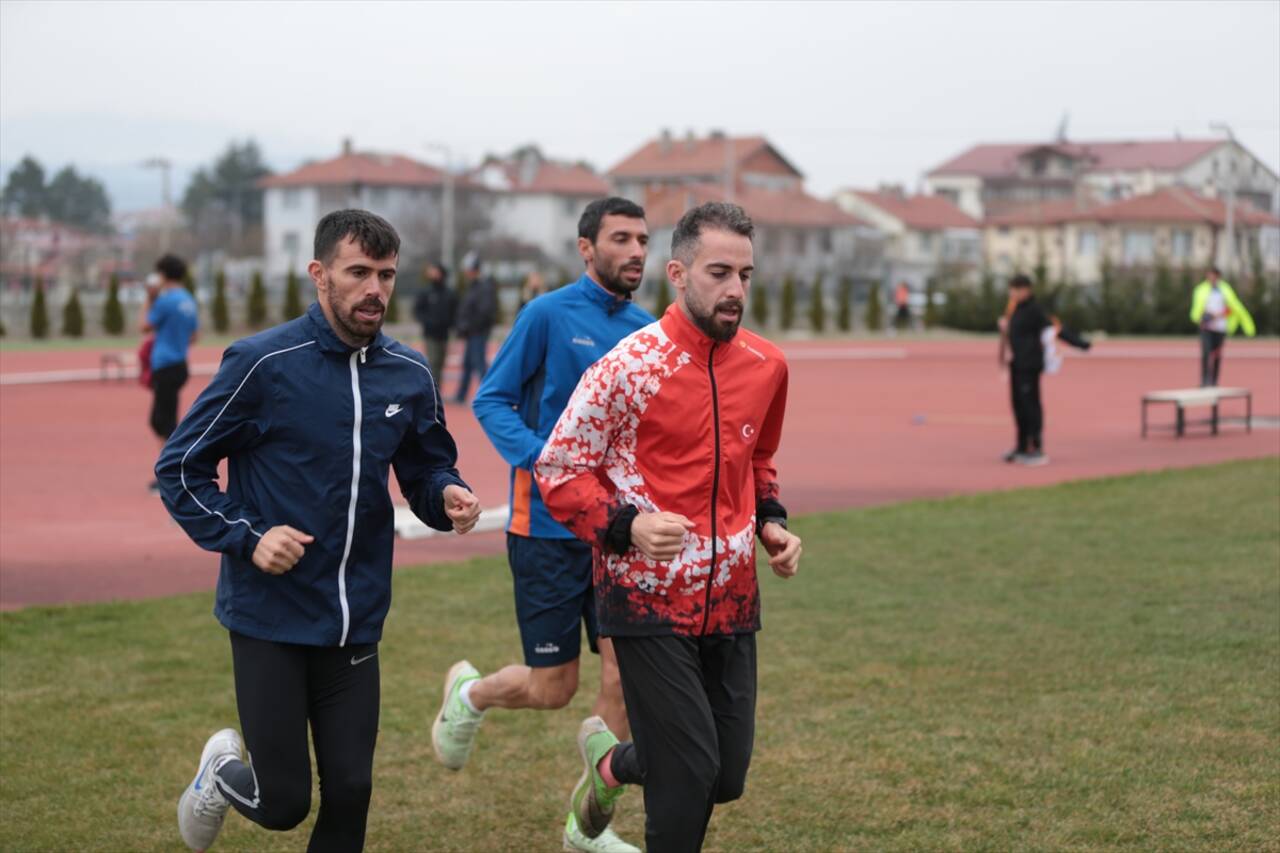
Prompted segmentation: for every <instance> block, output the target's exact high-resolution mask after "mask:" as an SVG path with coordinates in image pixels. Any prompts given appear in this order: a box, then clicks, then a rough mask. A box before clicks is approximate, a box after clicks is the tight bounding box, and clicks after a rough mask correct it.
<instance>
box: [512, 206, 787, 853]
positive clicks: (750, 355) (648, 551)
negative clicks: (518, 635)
mask: <svg viewBox="0 0 1280 853" xmlns="http://www.w3.org/2000/svg"><path fill="white" fill-rule="evenodd" d="M753 233H754V226H753V225H752V223H751V219H750V218H749V217H748V216H747V214H746V212H745V211H743V210H742V208H740V207H737V206H736V205H732V204H723V203H712V204H705V205H702V206H701V207H697V208H694V209H693V210H690V211H689V212H688V213H686V214H685V215H684V216H683V217H682V218H681V220H680V222H679V224H677V226H676V229H675V232H674V234H673V235H672V241H671V255H672V260H671V261H670V262H669V263H668V265H667V275H668V277H669V278H670V280H671V283H672V284H673V285H674V286H675V288H676V291H677V293H678V297H677V300H676V302H675V304H673V305H672V306H671V307H670V309H668V311H667V312H666V314H665V315H663V317H662V318H661V319H660V320H659V321H658V322H656V323H653V324H650V325H649V326H646V327H644V328H643V329H640V330H639V331H637V332H634V333H632V334H631V335H629V336H627V337H626V338H624V339H623V340H622V341H621V342H620V343H619V344H618V345H617V346H616V347H614V348H613V350H611V351H610V352H609V353H608V354H607V355H605V356H604V357H603V358H601V359H600V360H599V361H598V362H596V363H595V364H594V365H592V367H591V368H589V369H588V370H587V372H586V373H585V374H583V377H582V380H581V381H580V382H579V384H578V387H577V390H575V391H574V393H573V396H572V397H571V398H570V401H569V404H568V407H567V408H566V409H565V411H564V413H563V414H562V415H561V417H560V420H559V422H558V423H557V424H556V427H555V429H554V430H553V431H552V433H551V436H550V438H549V439H548V440H547V443H546V445H545V447H544V449H543V451H542V455H541V456H540V457H539V459H538V462H537V464H536V466H535V474H536V476H537V480H538V488H539V490H540V492H541V494H542V496H543V501H544V502H545V504H546V506H547V508H548V510H549V511H550V512H551V515H552V516H553V517H555V518H556V519H557V520H558V521H560V522H562V523H563V524H565V525H566V526H567V527H568V528H569V529H570V530H571V531H573V533H574V534H575V535H577V536H578V537H579V538H581V539H583V540H585V541H587V542H590V543H591V544H592V545H593V546H594V550H595V568H594V575H595V577H594V582H595V590H596V604H597V608H598V615H599V622H600V633H601V635H603V636H609V637H612V638H613V642H614V648H615V650H616V652H617V657H618V667H619V671H620V675H621V678H622V689H623V694H624V696H625V698H626V704H627V716H628V719H629V720H630V723H631V729H632V733H633V736H634V743H623V744H619V743H618V742H617V739H616V738H614V737H613V735H612V734H611V733H610V732H609V731H608V729H607V728H606V727H605V726H604V724H603V722H602V721H601V720H600V718H598V717H592V718H589V719H588V720H586V721H585V722H584V723H583V725H582V729H581V730H580V732H579V735H578V742H579V749H580V751H581V752H582V756H583V760H584V762H585V763H586V765H587V767H586V773H584V775H583V779H582V781H581V782H579V784H578V787H577V788H576V789H575V790H574V793H573V805H574V809H575V812H576V814H577V817H578V822H579V826H580V827H581V828H582V830H583V831H584V832H585V833H586V834H587V835H589V836H594V835H596V834H598V833H599V832H601V831H602V830H603V829H604V828H605V826H607V825H608V822H609V819H610V817H611V816H612V804H613V800H614V799H615V798H616V796H617V794H618V792H619V791H620V787H619V786H620V785H621V784H643V785H644V789H645V813H646V841H647V848H648V849H650V850H663V851H668V850H697V849H699V848H700V847H701V844H702V839H703V836H704V835H705V833H706V828H707V824H708V822H709V821H710V818H711V811H712V808H713V807H714V805H715V804H716V803H719V802H728V801H729V800H733V799H736V798H737V797H739V796H741V794H742V790H743V786H744V784H745V781H746V773H747V765H748V764H749V762H750V757H751V749H752V742H753V739H754V729H755V695H756V660H755V632H756V631H758V630H759V629H760V593H759V586H758V584H757V580H756V567H755V538H756V536H757V535H759V537H760V540H761V542H762V543H763V544H764V546H765V548H766V550H767V551H768V552H769V554H770V560H769V562H770V566H771V568H772V569H773V571H774V572H775V573H776V574H778V575H779V576H781V577H784V578H787V577H791V576H792V575H794V574H795V573H796V570H797V568H798V567H799V559H800V551H801V546H800V539H799V538H798V537H797V536H796V535H795V534H793V533H791V532H789V531H788V530H787V527H786V524H787V521H786V518H787V514H786V510H785V509H784V508H783V506H782V504H781V503H780V502H779V500H778V495H779V490H778V483H777V472H776V469H775V468H774V464H773V454H774V452H775V451H776V450H777V448H778V443H779V440H780V438H781V434H782V419H783V413H784V410H785V408H786V394H787V365H786V361H785V360H784V359H783V356H782V353H781V352H780V351H779V350H778V348H777V347H775V346H773V345H772V344H770V343H768V342H767V341H765V340H764V339H762V338H760V337H758V336H756V335H754V334H752V333H751V332H748V331H745V330H739V328H738V326H739V323H740V322H741V320H742V313H743V310H744V308H745V303H746V296H747V291H748V289H749V285H750V276H751V272H752V270H753V269H754V262H753V252H752V245H751V238H752V236H753ZM642 767H643V768H644V770H643V771H642V770H641V768H642Z"/></svg>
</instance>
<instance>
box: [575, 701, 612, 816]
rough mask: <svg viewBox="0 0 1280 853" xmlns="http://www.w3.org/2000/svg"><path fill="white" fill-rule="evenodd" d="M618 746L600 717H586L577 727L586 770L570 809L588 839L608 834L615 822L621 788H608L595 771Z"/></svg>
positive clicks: (580, 752) (579, 751)
mask: <svg viewBox="0 0 1280 853" xmlns="http://www.w3.org/2000/svg"><path fill="white" fill-rule="evenodd" d="M617 745H618V739H617V738H616V737H614V736H613V732H611V731H609V727H608V726H606V725H605V724H604V720H602V719H600V718H599V717H587V718H586V719H585V720H583V721H582V725H581V726H580V727H579V728H578V754H579V755H581V756H582V763H583V765H584V768H583V771H582V778H581V779H579V780H578V784H577V785H575V786H574V787H573V793H572V794H571V795H570V796H569V809H570V811H572V812H573V814H574V817H576V818H577V819H578V828H579V829H581V830H582V834H583V835H585V836H586V837H587V838H595V837H596V836H598V835H599V834H600V833H602V832H604V831H605V828H606V827H608V826H609V821H611V820H613V804H614V802H615V801H616V800H617V799H618V797H620V796H622V786H621V785H619V786H618V787H617V788H610V787H608V786H606V785H605V784H604V779H602V778H600V771H598V770H596V765H597V764H599V763H600V759H601V758H604V756H605V754H606V753H608V752H609V750H611V749H613V748H614V747H615V746H617Z"/></svg>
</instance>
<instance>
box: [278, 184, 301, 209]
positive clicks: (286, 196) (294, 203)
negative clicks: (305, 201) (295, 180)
mask: <svg viewBox="0 0 1280 853" xmlns="http://www.w3.org/2000/svg"><path fill="white" fill-rule="evenodd" d="M301 202H302V190H300V189H298V188H297V187H285V188H284V193H283V195H281V197H280V204H281V206H282V207H283V208H284V209H285V210H296V209H297V207H298V205H299V204H301Z"/></svg>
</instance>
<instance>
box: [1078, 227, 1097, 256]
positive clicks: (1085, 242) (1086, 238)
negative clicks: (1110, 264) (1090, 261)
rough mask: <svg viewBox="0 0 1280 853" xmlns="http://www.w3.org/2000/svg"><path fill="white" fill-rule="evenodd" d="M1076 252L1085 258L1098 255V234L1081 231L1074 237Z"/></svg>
mask: <svg viewBox="0 0 1280 853" xmlns="http://www.w3.org/2000/svg"><path fill="white" fill-rule="evenodd" d="M1076 251H1077V253H1079V254H1081V255H1085V256H1092V255H1096V254H1098V232H1097V231H1081V232H1080V233H1079V235H1077V237H1076Z"/></svg>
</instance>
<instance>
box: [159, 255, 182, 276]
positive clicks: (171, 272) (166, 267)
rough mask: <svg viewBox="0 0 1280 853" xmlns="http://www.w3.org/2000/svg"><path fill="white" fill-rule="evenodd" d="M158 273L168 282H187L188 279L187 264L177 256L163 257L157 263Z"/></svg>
mask: <svg viewBox="0 0 1280 853" xmlns="http://www.w3.org/2000/svg"><path fill="white" fill-rule="evenodd" d="M156 272H158V273H160V275H162V276H164V277H165V280H166V281H185V280H186V278H187V262H186V261H184V260H183V259H182V258H180V257H178V256H177V255H161V257H160V260H158V261H156Z"/></svg>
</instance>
